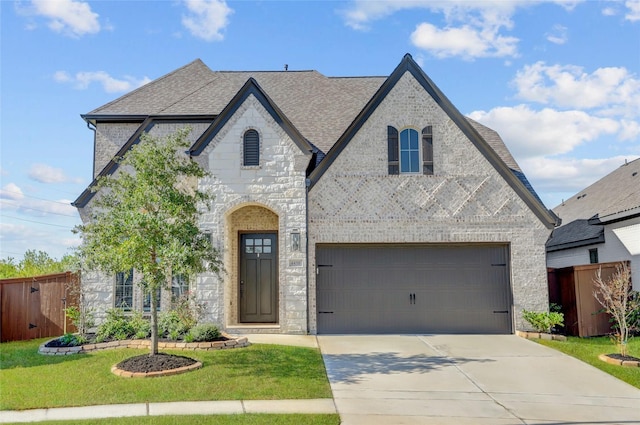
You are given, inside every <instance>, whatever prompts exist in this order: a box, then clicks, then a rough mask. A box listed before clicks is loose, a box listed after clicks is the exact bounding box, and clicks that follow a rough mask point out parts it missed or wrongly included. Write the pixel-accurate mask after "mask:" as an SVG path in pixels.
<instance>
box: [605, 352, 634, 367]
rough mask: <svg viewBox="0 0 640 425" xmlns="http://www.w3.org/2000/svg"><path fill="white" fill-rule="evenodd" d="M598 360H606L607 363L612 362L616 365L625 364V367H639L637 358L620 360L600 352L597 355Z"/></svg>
mask: <svg viewBox="0 0 640 425" xmlns="http://www.w3.org/2000/svg"><path fill="white" fill-rule="evenodd" d="M598 358H599V359H600V360H602V361H603V362H607V363H609V364H613V365H616V366H625V367H640V361H637V360H620V359H614V358H613V357H609V356H608V355H606V354H600V355H599V356H598Z"/></svg>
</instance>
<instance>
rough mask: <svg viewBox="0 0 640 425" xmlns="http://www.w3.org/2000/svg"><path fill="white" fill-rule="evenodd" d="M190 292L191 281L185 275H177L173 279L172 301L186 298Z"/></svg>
mask: <svg viewBox="0 0 640 425" xmlns="http://www.w3.org/2000/svg"><path fill="white" fill-rule="evenodd" d="M187 292H189V281H188V280H187V277H186V276H185V275H183V274H176V275H173V276H172V277H171V299H172V300H173V301H175V300H177V299H179V298H180V297H184V296H185V294H186V293H187Z"/></svg>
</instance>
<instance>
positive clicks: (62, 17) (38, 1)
mask: <svg viewBox="0 0 640 425" xmlns="http://www.w3.org/2000/svg"><path fill="white" fill-rule="evenodd" d="M31 5H32V11H31V12H30V13H31V14H35V15H38V16H43V17H45V18H47V19H48V27H49V28H50V29H51V30H52V31H55V32H58V33H62V34H65V35H69V36H72V37H79V36H82V35H85V34H95V33H97V32H99V31H100V22H99V21H98V16H99V15H98V14H97V13H95V12H93V11H92V10H91V6H89V4H88V3H86V2H82V1H74V0H54V1H52V0H33V1H32V2H31Z"/></svg>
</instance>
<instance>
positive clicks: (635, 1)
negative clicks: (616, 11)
mask: <svg viewBox="0 0 640 425" xmlns="http://www.w3.org/2000/svg"><path fill="white" fill-rule="evenodd" d="M624 4H625V6H626V7H627V9H628V10H627V13H626V14H625V16H624V18H625V19H626V20H628V21H631V22H636V21H640V0H627V1H626V2H625V3H624Z"/></svg>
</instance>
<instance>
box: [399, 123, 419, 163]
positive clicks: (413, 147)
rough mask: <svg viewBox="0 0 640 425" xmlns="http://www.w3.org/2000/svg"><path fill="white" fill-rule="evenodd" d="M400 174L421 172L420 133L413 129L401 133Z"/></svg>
mask: <svg viewBox="0 0 640 425" xmlns="http://www.w3.org/2000/svg"><path fill="white" fill-rule="evenodd" d="M400 172H401V173H419V172H420V143H419V142H418V132H417V131H415V130H414V129H412V128H407V129H404V130H402V131H401V132H400Z"/></svg>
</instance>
